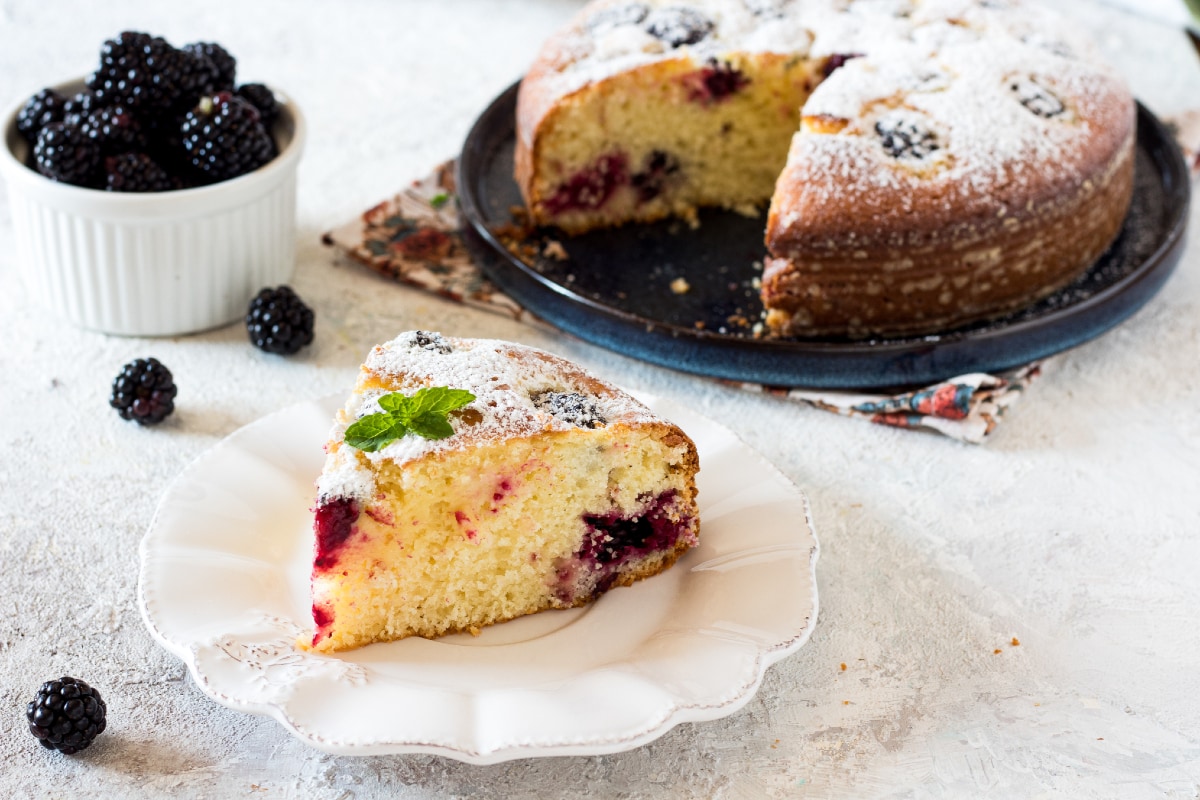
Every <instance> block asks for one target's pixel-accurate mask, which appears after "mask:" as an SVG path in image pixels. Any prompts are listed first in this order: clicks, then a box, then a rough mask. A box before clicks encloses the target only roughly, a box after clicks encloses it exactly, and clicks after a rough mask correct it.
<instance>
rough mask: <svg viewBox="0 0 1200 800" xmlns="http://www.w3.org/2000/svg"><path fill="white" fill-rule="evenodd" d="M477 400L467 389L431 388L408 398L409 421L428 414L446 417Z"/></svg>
mask: <svg viewBox="0 0 1200 800" xmlns="http://www.w3.org/2000/svg"><path fill="white" fill-rule="evenodd" d="M474 399H475V395H473V394H471V393H470V392H468V391H467V390H466V389H448V388H446V387H445V386H431V387H429V388H426V389H421V390H420V391H418V392H417V393H416V394H414V395H413V396H412V397H410V398H408V408H409V412H408V413H409V419H416V418H417V417H419V416H422V415H423V414H427V413H434V414H441V415H442V416H445V415H446V414H449V413H450V412H451V411H455V410H457V409H460V408H462V407H463V406H465V405H466V404H467V403H469V402H471V401H472V400H474Z"/></svg>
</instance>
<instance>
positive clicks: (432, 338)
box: [408, 331, 454, 356]
mask: <svg viewBox="0 0 1200 800" xmlns="http://www.w3.org/2000/svg"><path fill="white" fill-rule="evenodd" d="M409 338H410V341H409V343H408V346H409V347H410V348H412V347H419V348H421V349H422V350H428V351H429V352H431V353H437V354H439V355H443V356H444V355H448V354H449V353H452V352H453V351H454V347H453V346H452V345H451V344H450V342H448V341H446V337H445V336H442V335H441V334H440V333H438V332H437V331H413V332H412V333H411V334H410V335H409Z"/></svg>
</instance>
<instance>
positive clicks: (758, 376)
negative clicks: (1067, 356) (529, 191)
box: [458, 85, 1189, 390]
mask: <svg viewBox="0 0 1200 800" xmlns="http://www.w3.org/2000/svg"><path fill="white" fill-rule="evenodd" d="M516 96H517V85H514V86H512V87H510V88H509V89H508V90H507V91H505V92H504V93H503V94H502V95H500V97H498V98H497V99H496V100H495V101H494V102H493V103H492V104H491V106H489V107H488V109H487V110H486V111H484V113H483V114H482V115H481V116H480V117H479V119H478V120H477V121H476V123H475V125H474V127H473V128H472V130H471V132H470V134H469V135H468V137H467V140H466V143H465V145H464V147H463V151H462V156H461V158H460V160H459V185H458V190H459V200H460V203H461V207H462V212H463V215H464V223H465V224H464V226H463V230H464V236H465V238H466V240H467V244H468V246H469V247H470V248H471V251H472V254H473V255H474V257H475V259H476V261H477V263H478V264H479V265H480V266H481V267H482V268H483V270H484V271H485V272H486V273H487V275H488V276H489V277H490V278H491V279H492V280H493V281H494V282H495V283H496V284H497V285H498V286H499V287H500V288H501V289H502V290H503V291H504V292H505V293H507V294H509V295H510V296H511V297H513V298H514V299H515V300H517V302H519V303H521V304H522V305H524V306H525V307H526V308H527V309H529V310H530V311H532V312H533V313H534V314H537V315H538V316H540V317H541V318H543V319H545V320H546V321H548V322H550V323H552V324H553V325H555V326H557V327H558V328H560V329H562V330H564V331H567V332H569V333H572V334H574V335H576V336H578V337H580V338H581V339H584V340H587V341H589V342H592V343H594V344H598V345H601V346H603V347H607V348H609V349H611V350H615V351H617V352H620V353H624V354H626V355H629V356H632V357H634V358H639V359H643V360H645V361H649V362H651V363H654V364H660V365H662V366H666V367H672V368H675V369H680V370H684V371H687V372H693V373H697V374H701V375H707V376H711V377H716V378H725V379H729V380H735V381H750V382H755V383H763V384H767V385H772V386H799V387H809V388H825V389H857V390H866V389H877V388H884V387H888V388H894V387H904V386H914V385H922V384H928V383H933V382H936V381H939V380H942V379H945V378H949V377H953V376H955V375H962V374H965V373H969V372H991V373H995V372H1002V371H1004V370H1007V369H1011V368H1014V367H1018V366H1021V365H1023V364H1027V363H1029V362H1031V361H1036V360H1038V359H1041V358H1045V357H1046V356H1049V355H1052V354H1054V353H1058V352H1060V351H1063V350H1066V349H1068V348H1071V347H1074V346H1076V345H1079V344H1082V343H1083V342H1086V341H1088V340H1089V339H1092V338H1094V337H1096V336H1099V335H1100V334H1102V333H1104V332H1105V331H1107V330H1109V329H1111V328H1112V327H1114V326H1115V325H1118V324H1119V323H1121V322H1122V321H1124V320H1125V319H1127V318H1128V317H1129V316H1130V315H1131V314H1133V313H1134V312H1135V311H1137V310H1138V309H1139V308H1141V307H1142V305H1144V304H1145V303H1146V302H1147V301H1148V300H1149V299H1150V298H1151V297H1153V296H1154V294H1155V293H1156V292H1157V291H1158V290H1159V289H1160V288H1161V287H1162V285H1163V283H1164V282H1165V281H1166V279H1167V277H1168V276H1169V275H1170V273H1171V271H1172V270H1173V269H1174V267H1175V264H1176V262H1177V261H1178V260H1179V255H1180V253H1181V251H1182V249H1183V242H1184V231H1185V226H1186V222H1187V209H1188V202H1189V175H1188V169H1187V165H1186V164H1185V163H1184V159H1183V156H1182V154H1181V153H1180V151H1179V148H1178V146H1177V145H1176V144H1175V141H1174V139H1173V138H1172V137H1171V135H1170V133H1169V132H1168V131H1167V129H1166V127H1165V126H1164V125H1163V124H1162V122H1160V121H1159V120H1158V119H1157V118H1156V117H1155V116H1154V115H1153V114H1151V113H1150V112H1149V111H1148V110H1147V109H1146V108H1144V107H1143V106H1141V105H1140V104H1139V106H1138V139H1137V154H1136V166H1135V181H1134V194H1133V202H1132V204H1131V207H1130V210H1129V214H1128V216H1127V217H1126V219H1125V224H1124V226H1123V228H1122V230H1121V233H1120V235H1119V236H1118V237H1117V240H1116V241H1115V242H1114V243H1113V245H1112V246H1111V247H1110V248H1109V249H1108V251H1107V252H1105V253H1104V255H1103V256H1101V257H1100V259H1099V260H1098V261H1097V262H1096V263H1095V264H1093V265H1092V267H1091V268H1090V269H1088V271H1087V272H1085V273H1084V274H1083V275H1082V276H1080V278H1079V279H1077V280H1076V281H1075V282H1074V283H1073V284H1071V285H1070V286H1068V287H1066V288H1065V289H1063V290H1062V291H1060V292H1058V293H1056V294H1054V295H1052V296H1051V297H1048V298H1046V299H1045V300H1041V301H1039V302H1037V303H1035V304H1033V305H1031V306H1029V307H1027V308H1024V309H1021V310H1020V311H1017V312H1014V313H1012V314H1009V315H1008V316H1007V317H1004V318H1002V319H1000V320H994V321H992V322H988V323H980V324H975V325H969V326H966V327H962V328H956V329H954V330H947V331H942V332H939V333H937V334H935V335H930V336H922V337H915V338H897V339H872V340H849V339H833V338H822V339H766V338H755V336H754V333H753V325H754V323H755V322H756V321H757V320H759V319H760V317H761V314H762V303H761V301H760V300H759V296H758V289H757V288H755V284H756V279H757V278H758V277H759V276H760V275H761V264H762V259H763V258H764V257H765V256H766V249H765V247H764V245H763V229H764V228H765V225H766V220H765V213H764V214H763V215H761V216H760V217H757V218H755V217H746V216H743V215H739V214H736V213H733V212H728V211H721V210H708V211H703V212H701V215H700V225H699V227H697V228H690V227H689V226H687V225H686V224H684V223H682V222H680V221H678V220H668V221H664V222H658V223H653V224H642V225H625V226H622V227H620V228H616V229H612V230H604V231H597V232H592V233H587V234H583V235H579V236H571V237H567V236H565V235H564V234H562V233H561V232H557V231H554V230H545V231H541V232H539V233H538V234H537V235H536V236H535V238H534V239H533V240H531V241H530V242H528V244H531V245H532V246H531V247H529V248H528V251H529V252H534V253H537V255H534V256H522V257H518V256H516V255H514V254H513V253H512V252H510V251H509V250H508V249H506V248H505V247H504V245H503V244H501V242H500V240H499V238H498V235H497V232H499V231H501V230H503V228H504V227H505V226H511V225H512V223H513V214H512V212H513V208H514V207H517V206H520V205H521V204H522V200H521V195H520V192H519V191H518V189H517V185H516V183H515V181H514V180H513V177H512V171H513V148H514V144H515V131H514V116H515V109H516ZM552 241H558V242H560V243H561V244H562V245H563V249H564V250H565V252H566V258H561V257H560V258H553V257H548V256H546V255H543V254H544V253H545V252H546V245H547V244H549V243H550V242H552ZM554 250H555V248H553V247H551V252H554ZM521 251H522V253H524V252H525V251H526V248H521ZM681 278H682V279H683V281H685V282H686V285H687V291H686V292H682V293H678V292H677V291H673V289H672V283H673V282H677V281H678V280H679V279H681ZM675 288H676V289H678V288H682V284H680V283H675Z"/></svg>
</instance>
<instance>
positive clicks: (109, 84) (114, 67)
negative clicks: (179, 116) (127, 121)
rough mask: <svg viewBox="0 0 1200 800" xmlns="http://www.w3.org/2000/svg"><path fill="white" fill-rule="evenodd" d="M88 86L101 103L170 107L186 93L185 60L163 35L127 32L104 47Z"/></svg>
mask: <svg viewBox="0 0 1200 800" xmlns="http://www.w3.org/2000/svg"><path fill="white" fill-rule="evenodd" d="M87 85H88V88H89V89H91V90H92V91H93V92H94V93H95V95H96V99H97V100H98V101H100V103H101V104H102V105H114V104H117V103H120V104H121V105H124V106H125V107H127V108H130V109H133V110H136V111H153V110H155V109H160V110H161V109H167V108H170V107H171V106H172V105H174V104H175V103H176V102H177V101H178V100H179V99H180V96H181V95H182V93H183V88H184V87H183V59H182V57H181V56H180V54H179V51H178V50H176V49H175V48H174V47H172V46H171V45H170V44H169V43H168V42H167V40H166V39H163V38H162V37H159V36H151V35H150V34H148V33H139V32H137V31H125V32H123V33H121V34H118V35H117V37H116V38H115V39H109V40H108V41H106V42H105V43H104V45H103V47H101V49H100V66H99V67H98V68H97V69H96V71H95V72H93V73H92V74H91V76H89V77H88V82H87Z"/></svg>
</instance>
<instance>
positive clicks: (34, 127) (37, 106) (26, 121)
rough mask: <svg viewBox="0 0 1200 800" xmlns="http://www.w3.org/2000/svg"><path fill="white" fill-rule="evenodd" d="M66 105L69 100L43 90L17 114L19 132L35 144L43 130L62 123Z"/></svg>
mask: <svg viewBox="0 0 1200 800" xmlns="http://www.w3.org/2000/svg"><path fill="white" fill-rule="evenodd" d="M66 103H67V99H66V98H65V97H63V96H62V95H61V94H59V93H58V92H56V91H54V90H53V89H42V90H41V91H40V92H38V93H37V94H35V95H34V96H33V97H31V98H29V99H28V100H26V101H25V105H23V106H21V110H20V111H18V112H17V131H19V132H20V134H21V135H22V136H24V137H25V138H26V139H28V140H29V143H30V144H33V143H34V142H36V141H37V137H38V134H39V133H41V131H42V128H44V127H46V126H47V125H49V124H50V123H51V122H62V118H63V113H64V111H63V106H65V105H66Z"/></svg>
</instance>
